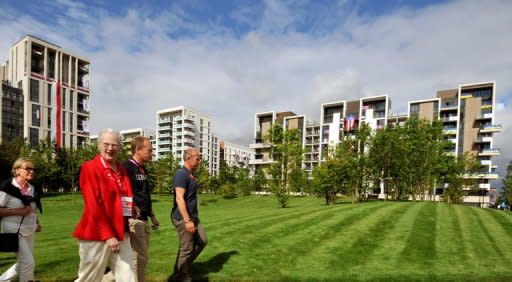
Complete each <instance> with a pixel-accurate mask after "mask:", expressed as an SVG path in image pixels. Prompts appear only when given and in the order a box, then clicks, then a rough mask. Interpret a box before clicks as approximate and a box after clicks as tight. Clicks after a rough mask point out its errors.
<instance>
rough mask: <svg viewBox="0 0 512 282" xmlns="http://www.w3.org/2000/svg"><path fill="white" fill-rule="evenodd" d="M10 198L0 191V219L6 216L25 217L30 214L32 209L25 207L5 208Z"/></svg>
mask: <svg viewBox="0 0 512 282" xmlns="http://www.w3.org/2000/svg"><path fill="white" fill-rule="evenodd" d="M9 197H10V196H9V195H8V194H7V193H5V192H4V191H0V217H7V216H16V215H19V216H26V215H29V214H30V213H31V212H32V207H30V206H25V207H23V208H7V207H6V206H7V200H8V198H9Z"/></svg>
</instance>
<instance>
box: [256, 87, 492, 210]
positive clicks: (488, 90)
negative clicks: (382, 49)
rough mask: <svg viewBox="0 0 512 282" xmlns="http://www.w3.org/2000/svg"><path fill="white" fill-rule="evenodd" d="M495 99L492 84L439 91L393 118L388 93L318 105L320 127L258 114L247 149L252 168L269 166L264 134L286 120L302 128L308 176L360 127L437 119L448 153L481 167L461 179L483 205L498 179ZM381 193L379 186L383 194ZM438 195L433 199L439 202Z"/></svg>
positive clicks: (287, 117)
mask: <svg viewBox="0 0 512 282" xmlns="http://www.w3.org/2000/svg"><path fill="white" fill-rule="evenodd" d="M495 99H496V83H495V82H483V83H471V84H463V85H460V86H459V87H458V88H456V89H448V90H442V91H438V92H437V97H436V98H431V99H425V100H417V101H410V102H409V103H408V113H407V114H392V112H391V100H390V98H389V97H388V95H380V96H373V97H364V98H360V99H358V100H353V101H344V100H340V101H335V102H330V103H324V104H321V106H320V123H311V122H309V121H307V120H306V118H305V117H304V116H300V115H295V114H293V113H291V112H287V115H284V116H283V113H279V114H281V117H282V118H281V119H279V118H278V114H276V113H275V112H263V113H257V114H256V115H255V127H254V128H255V130H254V137H255V143H253V144H251V145H250V146H251V148H253V149H255V150H256V157H255V160H253V161H251V162H250V164H251V165H253V166H254V168H255V169H259V168H264V167H266V166H268V165H269V164H270V163H272V159H271V155H270V153H271V145H270V144H269V143H268V142H265V141H264V139H263V136H264V134H265V133H266V132H268V129H270V128H271V127H272V125H273V124H274V122H276V121H279V120H281V121H279V122H280V123H281V124H283V121H284V125H285V126H284V129H287V128H300V130H301V132H305V133H304V134H303V137H302V138H304V139H303V144H304V149H305V150H304V166H303V168H304V170H305V171H306V172H307V173H308V176H311V172H312V170H313V169H314V168H315V167H316V166H317V165H319V164H320V163H321V162H322V161H323V160H325V159H326V158H327V156H328V154H329V150H330V148H334V147H335V146H336V145H338V144H339V143H340V142H342V141H343V138H344V137H345V136H347V135H349V136H350V135H353V134H355V132H356V131H357V129H358V128H359V127H360V126H361V124H363V123H366V124H368V125H369V126H370V128H371V129H372V131H374V132H375V131H378V130H380V129H383V128H384V127H385V126H392V127H394V126H398V125H403V124H404V123H405V122H406V121H407V119H408V118H410V117H412V116H415V117H418V118H420V119H425V120H428V121H431V122H432V121H434V120H440V121H441V122H442V123H443V134H444V136H445V138H446V139H447V140H449V141H450V142H451V144H452V146H451V147H450V148H448V152H447V153H448V154H451V155H453V156H461V155H463V154H465V153H467V154H469V155H472V156H474V157H475V158H476V159H477V161H478V162H479V163H480V164H481V165H482V170H481V171H480V172H479V173H476V174H474V173H473V174H465V175H464V179H465V184H466V188H467V189H466V196H465V197H464V202H466V203H471V204H480V205H482V206H485V205H487V204H488V203H490V202H491V194H490V193H489V191H491V189H492V188H491V184H490V182H491V181H492V180H496V179H498V174H497V173H496V169H497V166H496V165H495V164H494V163H493V162H492V157H494V156H498V155H500V150H499V149H498V148H496V147H495V145H494V138H493V135H494V133H497V132H500V131H501V126H500V125H499V124H496V123H495V114H494V109H495ZM292 124H293V126H292ZM475 180H476V181H477V182H478V187H479V189H478V191H476V192H475V191H473V190H471V189H470V188H469V187H470V186H471V185H470V184H471V183H472V182H474V181H475ZM383 193H384V190H383V187H381V196H383ZM441 193H442V192H441ZM441 193H440V194H441ZM440 194H438V195H437V196H436V197H435V199H436V200H439V199H440Z"/></svg>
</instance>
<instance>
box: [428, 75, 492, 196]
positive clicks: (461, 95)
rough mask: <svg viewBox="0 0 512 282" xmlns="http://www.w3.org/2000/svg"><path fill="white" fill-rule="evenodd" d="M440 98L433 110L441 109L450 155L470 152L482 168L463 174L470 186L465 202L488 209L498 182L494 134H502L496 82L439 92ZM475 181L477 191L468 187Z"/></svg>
mask: <svg viewBox="0 0 512 282" xmlns="http://www.w3.org/2000/svg"><path fill="white" fill-rule="evenodd" d="M437 97H438V99H439V104H440V106H439V107H434V109H438V111H439V115H440V119H441V121H442V122H443V132H444V134H445V136H446V138H447V139H448V140H449V141H451V143H452V147H451V148H450V153H451V154H452V155H454V156H462V155H463V154H465V153H467V154H469V155H470V156H473V157H474V158H476V160H477V161H478V162H479V163H480V165H481V166H482V168H481V171H480V172H478V173H467V174H465V175H464V179H465V184H466V187H467V189H466V194H467V195H466V197H465V198H464V201H465V202H467V203H472V204H479V205H481V206H486V205H488V203H489V202H490V193H489V192H490V191H491V184H490V182H491V181H493V180H496V179H498V174H497V172H496V169H497V166H496V165H495V164H494V163H493V162H492V158H493V157H494V156H499V155H500V150H499V148H496V147H495V144H494V143H495V140H494V133H498V132H500V131H501V125H499V124H496V123H495V114H494V109H495V100H496V82H494V81H491V82H481V83H471V84H462V85H459V87H458V88H456V89H449V90H442V91H438V92H437ZM421 113H422V112H421V109H420V110H419V114H420V115H421ZM473 181H477V184H478V191H476V192H475V191H472V190H471V189H470V188H469V187H470V186H471V185H470V183H471V182H473Z"/></svg>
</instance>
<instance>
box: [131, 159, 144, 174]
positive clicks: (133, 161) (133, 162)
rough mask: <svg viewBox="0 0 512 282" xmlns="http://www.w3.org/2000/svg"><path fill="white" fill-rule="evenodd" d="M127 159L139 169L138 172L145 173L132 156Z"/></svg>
mask: <svg viewBox="0 0 512 282" xmlns="http://www.w3.org/2000/svg"><path fill="white" fill-rule="evenodd" d="M129 161H130V162H131V163H132V164H134V165H135V166H136V167H137V168H138V169H139V172H140V173H142V174H146V171H145V170H144V169H143V168H142V167H141V166H140V165H139V163H138V162H137V161H136V160H134V159H133V158H131V159H129Z"/></svg>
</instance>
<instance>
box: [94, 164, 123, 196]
mask: <svg viewBox="0 0 512 282" xmlns="http://www.w3.org/2000/svg"><path fill="white" fill-rule="evenodd" d="M100 159H101V163H102V164H103V168H104V169H105V170H106V173H107V175H108V176H109V177H110V178H111V179H112V180H114V182H115V183H116V184H117V187H118V190H119V191H120V192H121V194H122V195H127V193H126V189H124V185H123V181H122V177H121V174H120V173H116V172H115V171H114V170H113V169H112V167H110V166H107V163H106V162H105V160H104V159H103V158H100ZM118 167H119V165H118Z"/></svg>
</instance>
